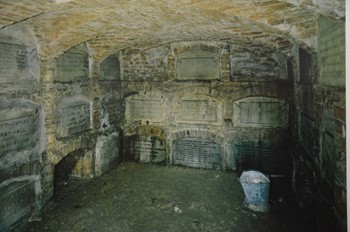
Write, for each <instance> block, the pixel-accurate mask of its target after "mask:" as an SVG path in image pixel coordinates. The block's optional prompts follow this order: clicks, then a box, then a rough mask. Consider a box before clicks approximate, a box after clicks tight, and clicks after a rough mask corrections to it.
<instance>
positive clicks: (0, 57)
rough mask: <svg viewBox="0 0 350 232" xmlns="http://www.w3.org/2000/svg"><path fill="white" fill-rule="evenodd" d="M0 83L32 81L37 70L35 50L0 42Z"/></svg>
mask: <svg viewBox="0 0 350 232" xmlns="http://www.w3.org/2000/svg"><path fill="white" fill-rule="evenodd" d="M0 51H1V52H0V82H17V81H22V80H34V79H35V78H36V70H37V67H36V66H37V62H36V61H37V52H36V50H35V49H33V48H30V47H27V46H23V45H17V44H10V43H2V42H0Z"/></svg>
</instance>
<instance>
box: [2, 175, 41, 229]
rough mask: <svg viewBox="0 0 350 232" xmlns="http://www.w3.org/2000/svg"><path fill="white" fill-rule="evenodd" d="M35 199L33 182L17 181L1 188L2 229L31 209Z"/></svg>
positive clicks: (8, 226)
mask: <svg viewBox="0 0 350 232" xmlns="http://www.w3.org/2000/svg"><path fill="white" fill-rule="evenodd" d="M34 201H35V192H34V186H33V182H27V183H26V182H24V181H22V182H16V183H12V184H10V185H9V186H7V187H4V189H0V205H1V207H0V230H1V231H8V230H9V228H10V226H11V225H12V224H14V223H15V222H17V221H18V220H19V219H20V218H22V217H23V216H26V215H27V214H28V213H29V212H30V211H31V207H32V205H33V204H34Z"/></svg>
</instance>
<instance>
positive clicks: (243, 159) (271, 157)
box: [234, 141, 284, 173]
mask: <svg viewBox="0 0 350 232" xmlns="http://www.w3.org/2000/svg"><path fill="white" fill-rule="evenodd" d="M234 146H235V150H236V152H237V154H236V156H237V160H238V167H239V168H240V169H252V168H253V169H258V170H264V171H269V172H272V173H276V172H277V173H278V172H279V171H282V170H281V168H283V167H284V166H283V162H284V160H283V157H282V156H281V154H282V150H281V149H280V148H279V147H278V146H276V145H274V144H271V143H270V142H269V141H246V142H241V143H239V144H235V145H234Z"/></svg>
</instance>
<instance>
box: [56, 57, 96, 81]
mask: <svg viewBox="0 0 350 232" xmlns="http://www.w3.org/2000/svg"><path fill="white" fill-rule="evenodd" d="M88 67H89V66H88V57H87V55H86V54H79V53H69V52H67V53H64V54H63V55H62V56H61V57H60V58H59V59H58V62H57V75H56V78H55V81H62V82H70V81H79V80H84V79H87V77H88Z"/></svg>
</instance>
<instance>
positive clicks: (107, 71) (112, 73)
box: [100, 55, 120, 81]
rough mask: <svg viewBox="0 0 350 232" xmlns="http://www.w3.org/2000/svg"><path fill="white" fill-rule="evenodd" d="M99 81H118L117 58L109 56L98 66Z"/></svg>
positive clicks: (118, 67)
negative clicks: (99, 71)
mask: <svg viewBox="0 0 350 232" xmlns="http://www.w3.org/2000/svg"><path fill="white" fill-rule="evenodd" d="M100 70H101V75H100V80H101V81H107V80H110V81H115V80H120V63H119V59H118V56H116V55H111V56H109V57H107V58H106V59H105V60H104V61H103V62H102V63H101V65H100Z"/></svg>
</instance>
